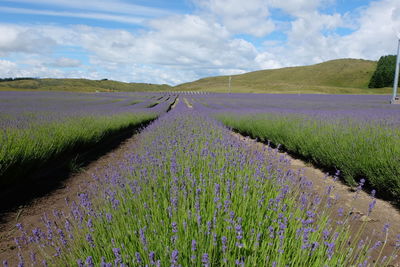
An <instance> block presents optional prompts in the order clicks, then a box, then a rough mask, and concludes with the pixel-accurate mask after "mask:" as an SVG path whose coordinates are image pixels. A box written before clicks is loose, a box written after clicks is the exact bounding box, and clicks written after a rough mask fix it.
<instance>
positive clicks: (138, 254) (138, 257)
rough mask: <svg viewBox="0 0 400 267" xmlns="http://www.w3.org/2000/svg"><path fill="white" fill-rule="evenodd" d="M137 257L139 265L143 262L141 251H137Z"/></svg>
mask: <svg viewBox="0 0 400 267" xmlns="http://www.w3.org/2000/svg"><path fill="white" fill-rule="evenodd" d="M135 257H136V261H137V263H138V264H139V265H140V264H142V258H141V257H140V253H139V252H135Z"/></svg>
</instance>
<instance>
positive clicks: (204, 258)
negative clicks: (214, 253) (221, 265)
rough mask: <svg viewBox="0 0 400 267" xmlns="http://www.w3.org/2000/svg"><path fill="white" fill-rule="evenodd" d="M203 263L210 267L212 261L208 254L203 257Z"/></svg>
mask: <svg viewBox="0 0 400 267" xmlns="http://www.w3.org/2000/svg"><path fill="white" fill-rule="evenodd" d="M201 263H203V266H204V267H208V266H210V260H209V258H208V253H204V254H203V256H201Z"/></svg>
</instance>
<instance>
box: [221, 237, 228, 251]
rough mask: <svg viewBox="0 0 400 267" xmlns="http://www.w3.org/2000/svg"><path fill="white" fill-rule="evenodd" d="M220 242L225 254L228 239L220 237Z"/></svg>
mask: <svg viewBox="0 0 400 267" xmlns="http://www.w3.org/2000/svg"><path fill="white" fill-rule="evenodd" d="M221 241H222V252H223V253H225V252H226V251H227V249H228V246H227V244H228V238H226V236H222V237H221Z"/></svg>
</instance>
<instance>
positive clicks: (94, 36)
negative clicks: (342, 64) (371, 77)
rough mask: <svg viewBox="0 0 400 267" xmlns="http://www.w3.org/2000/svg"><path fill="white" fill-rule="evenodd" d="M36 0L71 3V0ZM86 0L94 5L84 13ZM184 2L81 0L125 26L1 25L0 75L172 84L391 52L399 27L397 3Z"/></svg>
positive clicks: (300, 0) (391, 0)
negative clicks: (171, 6)
mask: <svg viewBox="0 0 400 267" xmlns="http://www.w3.org/2000/svg"><path fill="white" fill-rule="evenodd" d="M14 2H32V1H30V0H16V1H14ZM37 2H41V3H47V4H49V5H50V7H51V5H53V6H54V5H58V6H63V5H64V6H67V7H73V6H74V5H77V2H78V1H75V0H74V1H56V2H53V1H49V0H40V1H35V3H37ZM79 2H80V1H79ZM92 2H96V3H98V5H96V8H95V9H91V10H89V7H92V6H93V3H92ZM192 4H193V6H194V9H193V11H192V12H190V13H187V14H185V13H184V14H178V13H175V14H171V12H169V11H165V10H161V9H157V8H148V7H140V6H135V5H131V4H127V3H125V2H120V1H118V2H116V3H115V4H113V5H110V4H109V2H108V1H94V0H90V1H86V4H83V5H82V6H81V10H83V11H82V12H86V13H85V14H88V13H87V12H89V11H90V12H91V13H90V14H94V12H97V13H98V14H102V15H104V16H105V15H107V16H111V13H112V14H113V15H112V16H114V17H117V18H120V19H123V18H125V17H127V15H132V20H135V19H136V16H137V17H140V19H138V21H132V23H138V24H141V27H140V28H139V29H134V30H132V29H129V28H123V27H121V28H106V27H98V26H97V27H95V26H90V25H74V24H68V25H67V24H54V23H53V24H43V23H41V24H34V25H26V24H22V23H0V77H15V76H32V77H76V78H80V77H84V78H91V79H101V78H109V79H115V80H121V81H127V82H149V83H150V82H151V83H168V84H178V83H182V82H187V81H191V80H195V79H198V78H201V77H205V76H213V75H227V74H235V73H243V72H247V71H253V70H258V69H267V68H280V67H286V66H298V65H307V64H314V63H319V62H322V61H326V60H330V59H335V58H363V59H372V60H377V59H378V58H379V57H380V56H381V55H385V54H393V53H394V52H395V49H396V35H395V33H396V31H399V32H400V2H399V1H397V0H381V1H374V2H371V3H370V4H368V5H366V6H363V7H360V8H358V9H357V10H355V11H352V12H345V13H343V12H342V13H340V12H335V11H334V8H330V7H332V6H334V5H335V2H334V1H329V0H307V1H306V0H288V1H284V2H282V1H278V0H247V1H246V5H245V7H244V5H243V4H242V1H239V0H193V1H192ZM2 8H4V7H0V12H1V10H2ZM29 10H30V9H29ZM29 10H28V11H29ZM25 11H26V12H27V10H25ZM13 12H20V11H18V10H14V11H13ZM21 12H22V11H21ZM57 12H58V11H57ZM68 12H69V11H68ZM110 12H111V13H110ZM22 13H23V12H22ZM97 13H96V14H97ZM140 14H142V15H140ZM143 14H144V15H143ZM276 14H281V17H279V16H277V15H276ZM282 14H283V15H282ZM54 16H64V15H63V14H58V13H55V14H54ZM144 17H145V18H144ZM97 19H103V20H110V17H105V18H101V17H100V18H97ZM115 20H118V19H115Z"/></svg>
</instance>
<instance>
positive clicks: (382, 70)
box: [368, 55, 396, 88]
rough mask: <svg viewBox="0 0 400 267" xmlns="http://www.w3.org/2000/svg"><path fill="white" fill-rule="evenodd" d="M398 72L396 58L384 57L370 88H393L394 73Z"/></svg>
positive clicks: (379, 62)
mask: <svg viewBox="0 0 400 267" xmlns="http://www.w3.org/2000/svg"><path fill="white" fill-rule="evenodd" d="M395 70H396V56H395V55H388V56H382V57H381V58H380V59H379V61H378V65H377V67H376V70H375V72H374V74H373V75H372V77H371V80H370V82H369V84H368V87H369V88H382V87H390V86H393V82H394V73H395Z"/></svg>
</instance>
